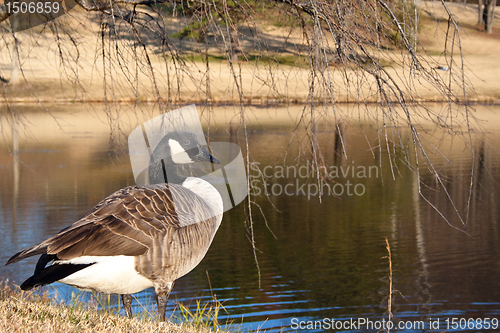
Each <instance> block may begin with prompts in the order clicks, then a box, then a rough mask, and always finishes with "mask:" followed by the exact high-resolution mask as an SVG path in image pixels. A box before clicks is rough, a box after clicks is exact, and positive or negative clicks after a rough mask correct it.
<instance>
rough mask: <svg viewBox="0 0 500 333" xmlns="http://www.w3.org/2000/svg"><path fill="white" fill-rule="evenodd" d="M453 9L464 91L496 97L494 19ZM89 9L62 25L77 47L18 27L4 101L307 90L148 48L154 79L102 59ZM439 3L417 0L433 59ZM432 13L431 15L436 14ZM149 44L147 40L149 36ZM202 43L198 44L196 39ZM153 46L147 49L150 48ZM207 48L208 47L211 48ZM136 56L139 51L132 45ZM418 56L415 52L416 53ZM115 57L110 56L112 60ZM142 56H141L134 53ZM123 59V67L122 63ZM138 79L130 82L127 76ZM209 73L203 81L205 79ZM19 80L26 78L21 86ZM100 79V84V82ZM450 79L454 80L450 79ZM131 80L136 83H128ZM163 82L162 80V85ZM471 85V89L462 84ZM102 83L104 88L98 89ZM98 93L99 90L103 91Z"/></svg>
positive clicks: (270, 38)
mask: <svg viewBox="0 0 500 333" xmlns="http://www.w3.org/2000/svg"><path fill="white" fill-rule="evenodd" d="M449 7H450V9H451V10H452V12H453V13H454V14H455V15H456V16H455V17H456V19H457V21H459V22H460V23H461V24H462V29H461V30H460V38H461V41H462V47H463V49H462V52H463V54H464V57H465V62H464V66H465V73H466V76H467V80H468V81H469V82H470V86H469V88H468V89H467V90H466V92H465V94H466V96H467V98H468V99H469V100H473V101H482V102H497V101H500V80H499V79H498V77H499V76H500V64H499V62H498V56H497V55H498V54H500V28H499V27H500V18H498V19H497V20H496V25H495V29H494V33H493V34H491V35H487V34H485V33H483V32H481V31H480V29H479V27H478V26H476V20H477V14H476V8H475V6H471V5H463V4H455V3H450V4H449ZM95 15H96V14H95V13H91V14H90V15H89V14H88V13H86V12H84V11H82V10H81V9H79V8H75V9H74V10H73V11H71V12H70V15H67V16H66V17H64V18H63V19H65V20H66V21H64V22H65V25H66V26H67V28H68V29H69V28H72V29H75V32H77V34H74V35H77V39H76V40H75V42H76V43H77V45H78V47H73V46H71V44H70V43H68V41H67V40H66V42H63V43H61V44H58V41H57V40H56V39H54V38H53V35H52V34H51V33H50V32H47V31H40V29H38V28H34V29H31V30H28V31H24V32H20V33H18V34H17V37H18V38H19V40H20V41H21V49H22V54H21V61H22V65H23V73H22V74H23V77H22V78H21V83H18V84H16V85H12V84H9V85H4V93H5V96H7V98H8V99H10V100H11V101H36V100H37V99H38V100H42V101H47V102H58V101H79V100H84V101H103V100H105V99H106V100H108V101H110V100H114V101H133V100H139V101H147V100H155V99H156V96H157V95H158V94H159V95H160V96H161V97H162V98H163V99H164V100H167V101H168V100H171V101H183V102H195V101H204V100H205V96H206V95H205V92H207V91H209V92H210V94H211V96H212V99H213V100H214V101H216V102H226V101H237V100H238V98H239V94H238V92H237V90H236V85H235V82H234V78H235V74H236V75H237V77H238V78H239V75H241V87H242V91H243V96H244V99H245V101H247V102H250V103H267V102H269V101H271V102H276V101H284V100H292V101H298V102H302V101H305V99H306V98H307V96H308V87H309V83H308V82H309V74H310V73H309V71H308V70H307V69H304V68H300V67H291V66H280V67H277V66H273V67H272V68H271V69H269V65H268V64H265V63H260V64H259V65H255V63H250V64H249V63H242V64H241V65H240V66H236V67H234V70H235V73H233V72H232V71H231V68H230V66H229V63H228V62H226V61H220V60H215V61H211V62H210V69H209V70H207V69H206V67H205V64H203V63H201V62H188V63H186V64H185V65H184V66H178V65H177V66H176V65H175V64H174V63H173V61H172V60H171V59H167V60H165V59H163V58H161V57H160V56H158V55H155V53H154V52H151V53H150V60H151V63H152V66H153V68H154V76H155V80H156V85H155V84H153V83H152V81H151V80H150V79H149V78H148V76H149V77H150V74H151V73H150V71H149V69H148V68H147V67H135V66H134V65H133V64H134V61H133V60H132V59H133V56H134V54H133V52H132V50H131V49H130V47H128V46H126V45H119V47H118V49H116V48H113V47H109V45H107V46H105V49H104V52H105V53H108V52H109V53H111V54H113V55H116V52H117V50H118V51H119V52H121V57H122V59H124V60H125V61H123V62H122V63H121V65H120V64H119V63H117V62H113V64H112V65H111V67H112V69H109V68H110V63H109V62H106V61H107V60H104V61H103V58H102V54H103V50H102V45H101V41H100V39H99V36H98V35H96V34H95V32H96V31H98V25H97V23H96V22H97V21H96V20H95ZM443 18H446V15H445V12H444V10H443V9H442V8H441V5H440V3H439V2H424V4H423V7H422V20H421V24H420V33H419V36H420V38H421V40H422V43H423V45H424V48H425V49H426V50H427V52H428V54H430V55H429V56H425V57H424V60H428V61H430V62H431V63H430V64H429V66H434V65H436V64H443V65H444V64H446V58H445V56H444V55H443V54H442V51H443V48H444V43H445V35H446V34H445V31H446V28H447V24H448V23H447V20H444V19H443ZM436 19H437V20H436ZM246 36H247V37H248V38H246V39H244V42H243V43H244V45H243V46H244V48H245V50H250V52H251V50H252V49H251V48H252V47H255V38H253V37H251V35H250V34H247V35H246ZM259 38H261V39H260V41H261V42H263V43H264V44H265V47H266V50H270V51H273V50H279V48H280V47H281V46H282V45H283V44H284V40H285V38H288V43H289V44H288V45H289V47H290V45H291V47H295V48H300V47H302V46H303V44H304V43H303V40H302V36H301V34H300V33H298V32H297V33H294V34H292V35H289V34H288V32H287V31H285V30H284V29H280V28H276V27H263V28H262V31H261V32H260V35H259ZM153 42H154V41H153ZM182 43H183V44H182V45H177V47H180V48H181V49H189V50H191V51H192V52H194V53H195V54H196V48H197V47H200V45H197V44H196V43H192V42H189V41H188V40H183V42H182ZM201 46H203V45H201ZM3 50H4V51H3V52H2V53H1V54H0V76H1V77H2V78H4V79H7V80H8V79H9V76H10V67H11V55H12V51H11V50H12V43H9V44H7V45H5V47H4V48H3ZM152 50H153V51H154V49H152ZM213 51H214V52H215V51H216V50H213ZM137 52H138V54H139V56H141V55H140V54H141V51H140V49H138V50H137ZM59 53H62V54H64V57H65V59H67V60H68V62H66V63H65V62H61V61H60V58H58V56H57V55H58V54H59ZM421 54H423V52H421ZM459 55H460V50H459V48H458V47H456V48H455V52H454V57H455V60H459V59H458V58H459ZM387 56H391V57H395V58H396V59H399V60H400V59H401V58H402V57H403V56H404V55H401V54H399V53H388V54H387ZM115 59H116V58H115ZM142 59H143V60H144V59H145V58H144V57H142ZM103 62H106V67H107V68H108V70H107V71H104V70H103V68H104V65H103ZM123 64H125V65H123ZM457 65H458V66H460V65H461V63H460V61H457ZM330 69H331V70H332V72H331V73H332V75H333V77H334V82H335V91H336V99H337V101H345V100H352V91H353V90H352V89H353V87H352V86H351V87H349V86H347V85H346V84H345V79H344V77H343V76H342V71H340V70H338V69H336V68H330ZM386 69H387V71H388V72H389V73H391V74H395V75H396V77H400V78H401V79H400V80H399V81H398V82H400V83H401V84H402V83H403V82H406V81H407V77H408V75H410V74H409V73H408V72H407V70H406V69H404V68H402V67H399V66H388V67H387V68H386ZM348 75H350V76H351V77H356V75H357V72H356V71H351V70H348ZM437 75H441V76H442V77H443V78H444V79H445V80H448V79H449V71H437ZM136 77H137V78H138V81H135V78H136ZM208 77H209V78H210V82H209V85H207V78H208ZM24 78H25V79H26V80H27V82H29V85H27V84H26V83H25V82H23V81H24ZM105 79H106V86H105V83H104V82H105ZM415 79H416V82H417V83H416V84H415V85H413V86H410V87H409V88H407V89H411V90H412V91H416V92H417V93H418V95H419V96H420V97H421V98H423V99H426V100H441V99H442V97H440V95H439V93H438V92H437V91H436V89H435V88H434V87H432V85H430V84H428V83H422V82H418V78H415ZM457 79H460V77H458V78H457ZM136 82H139V83H136ZM168 82H170V84H169V83H168ZM366 82H367V84H366V85H365V87H364V88H363V92H362V94H361V96H363V98H365V99H366V100H370V101H373V100H376V97H375V96H376V95H375V94H374V93H373V92H374V90H372V89H373V88H372V87H371V86H372V84H373V80H372V79H370V78H368V79H367V81H366ZM453 86H454V89H455V90H456V93H457V95H458V96H463V92H462V91H461V90H460V87H458V86H456V85H453ZM470 87H473V88H474V90H472V89H470ZM105 88H106V89H105ZM105 92H106V93H105Z"/></svg>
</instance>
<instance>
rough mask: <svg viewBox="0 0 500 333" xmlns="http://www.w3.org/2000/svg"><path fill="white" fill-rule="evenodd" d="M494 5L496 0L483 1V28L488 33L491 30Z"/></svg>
mask: <svg viewBox="0 0 500 333" xmlns="http://www.w3.org/2000/svg"><path fill="white" fill-rule="evenodd" d="M496 5H497V0H485V2H484V14H483V18H484V30H485V31H486V33H488V34H491V33H492V32H493V17H494V15H495V13H494V11H495V6H496Z"/></svg>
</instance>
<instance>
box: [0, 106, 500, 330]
mask: <svg viewBox="0 0 500 333" xmlns="http://www.w3.org/2000/svg"><path fill="white" fill-rule="evenodd" d="M67 109H68V107H65V108H64V109H63V108H61V109H60V110H57V108H54V112H55V114H56V118H57V119H59V122H60V123H59V124H56V123H54V120H53V117H52V116H50V115H46V114H45V113H43V112H40V111H39V110H32V109H26V110H25V117H26V119H28V120H31V125H29V126H31V127H29V126H28V127H29V131H26V129H24V128H23V129H21V128H20V127H19V126H18V125H17V124H16V123H15V122H10V123H9V126H10V127H9V126H3V127H2V128H4V129H5V128H11V133H12V134H9V133H5V134H6V137H7V140H6V142H5V144H4V145H2V146H0V172H1V174H2V176H1V177H0V206H1V209H2V210H1V211H2V213H1V214H0V230H1V234H2V243H1V245H0V246H1V251H0V261H2V262H6V261H7V259H8V258H9V257H10V255H12V254H13V253H16V252H17V251H19V250H20V249H22V248H25V247H27V246H30V245H33V244H35V243H37V242H40V241H42V240H44V239H46V238H47V237H49V236H51V235H53V234H54V233H55V232H57V231H59V230H60V229H62V228H63V227H65V226H67V225H68V224H70V223H71V222H73V221H75V220H77V219H78V218H79V217H81V216H83V215H84V213H86V211H87V210H88V209H89V208H91V207H92V206H93V205H95V204H96V203H97V202H98V201H100V200H101V199H102V198H104V197H105V196H107V195H109V194H110V193H112V192H114V191H115V190H117V189H119V188H122V187H124V186H127V185H131V184H133V183H134V179H133V175H132V172H131V170H130V164H129V160H128V156H127V155H126V153H125V152H126V149H125V144H126V140H125V138H123V137H120V136H112V137H111V139H110V133H109V129H108V128H109V127H108V125H107V124H106V123H103V122H101V121H100V120H99V119H105V117H103V116H102V114H101V113H100V111H99V110H95V112H94V113H88V112H87V111H86V109H84V108H79V107H76V106H72V107H71V110H70V111H71V114H70V113H68V110H67ZM224 111H228V112H232V111H231V110H224V109H220V110H219V109H217V110H216V113H217V114H216V116H215V118H216V120H217V121H218V124H217V127H212V128H211V130H210V133H211V136H210V140H213V141H230V142H234V143H238V144H240V145H242V142H243V141H242V137H241V131H240V132H237V127H236V126H235V125H234V124H233V125H232V126H229V123H230V122H229V121H226V119H231V117H230V116H228V114H230V113H228V112H226V113H224ZM493 111H496V112H498V111H500V109H498V108H496V109H493ZM293 112H294V110H293V109H291V110H286V112H283V111H280V110H278V111H276V110H274V109H269V110H262V109H256V110H253V114H254V117H255V118H254V119H253V121H249V123H250V127H249V133H250V136H249V138H250V141H249V147H250V151H251V153H252V157H253V159H254V161H255V162H259V163H260V164H259V166H260V168H261V170H262V168H263V167H265V166H271V169H268V170H272V171H274V172H268V175H270V177H269V178H266V181H267V182H268V184H269V185H267V186H268V188H269V191H270V193H271V195H270V197H269V199H268V198H266V197H265V196H263V195H261V196H257V197H255V200H256V203H257V204H258V205H259V206H260V208H261V209H262V211H263V212H264V214H265V216H266V219H267V223H268V225H269V228H270V229H271V230H272V233H271V232H270V231H269V230H268V227H267V226H266V224H265V222H264V219H263V218H262V217H259V215H258V213H257V214H256V215H255V217H254V218H255V237H256V241H257V247H258V252H257V253H258V257H259V266H260V269H261V287H260V288H259V284H258V273H257V269H256V266H255V263H254V259H253V252H252V248H251V246H250V244H249V242H248V238H247V237H248V230H247V228H246V227H245V224H244V221H245V219H246V217H245V211H244V205H243V204H240V205H239V206H238V207H237V208H236V209H233V210H230V211H228V212H226V213H225V216H224V220H223V223H222V225H221V227H220V229H219V231H218V234H217V236H216V238H215V240H214V243H213V245H212V247H211V249H210V250H209V252H208V254H207V256H206V258H205V259H204V260H203V262H202V263H201V264H200V265H199V267H197V268H196V269H195V270H194V271H193V272H191V273H190V274H188V275H187V276H185V277H184V278H182V279H180V280H179V281H178V282H177V283H176V286H175V288H174V292H173V294H172V296H171V300H172V302H169V305H170V307H169V310H170V311H172V310H173V307H174V306H175V302H183V303H185V304H191V305H192V306H193V307H194V306H195V305H196V302H194V301H193V298H194V297H199V298H201V299H202V300H209V299H211V297H212V294H215V295H216V296H217V298H218V299H219V300H220V301H223V302H224V303H223V304H224V306H225V308H226V309H227V311H228V314H227V315H226V317H227V318H229V319H233V320H234V321H235V322H236V323H239V322H241V321H242V320H243V327H244V328H245V329H256V328H258V327H261V328H266V329H268V328H274V329H280V328H281V327H288V328H290V325H291V323H292V318H297V320H303V321H307V320H321V319H323V318H333V319H337V320H347V319H350V318H369V319H371V320H381V319H383V318H387V315H388V313H387V297H388V277H387V275H388V264H387V260H386V259H384V257H385V256H386V255H387V253H386V250H385V242H384V238H385V237H387V238H388V239H389V241H390V244H391V248H392V256H393V265H394V268H395V272H394V286H395V289H397V290H398V292H397V293H396V294H395V295H394V304H393V309H392V312H393V314H394V318H395V321H402V320H423V321H425V322H426V323H427V322H428V321H429V318H441V321H443V320H444V319H446V318H451V317H460V318H467V319H468V318H486V317H490V318H491V317H498V316H500V313H499V312H500V310H499V309H500V306H499V305H500V304H499V300H500V282H499V280H498V278H497V276H499V273H500V260H498V259H499V258H500V239H499V238H500V233H499V230H498V222H499V216H498V208H497V202H498V197H499V193H498V191H499V187H498V186H499V183H500V158H499V154H498V152H497V151H496V150H495V147H499V146H500V145H499V142H500V136H499V135H498V133H496V132H495V131H493V130H491V129H492V128H494V124H495V123H498V122H497V120H498V119H494V118H490V119H489V120H490V124H491V123H493V124H492V125H490V126H492V127H491V128H489V129H488V128H486V129H485V132H484V133H476V134H475V135H476V137H477V139H478V140H477V141H475V144H476V146H477V154H475V156H474V158H475V159H473V158H472V156H471V154H470V153H468V151H467V147H466V145H464V144H463V143H462V142H461V141H460V140H459V139H455V140H453V141H452V140H448V141H447V140H442V137H443V135H442V133H440V132H439V130H436V129H434V128H433V127H429V128H428V132H427V133H430V134H429V136H428V138H429V142H430V143H431V144H433V145H437V146H439V148H440V149H441V151H443V152H446V156H447V158H448V159H449V160H450V161H451V162H452V165H450V164H449V163H447V161H446V159H444V158H442V157H440V156H439V155H435V156H432V158H433V161H434V162H435V166H436V168H439V170H440V171H441V174H442V175H443V182H444V183H445V184H446V188H447V191H448V193H449V195H450V196H451V198H452V199H453V201H454V203H455V206H453V205H452V204H451V203H450V200H448V198H447V195H446V193H445V192H444V191H443V190H436V186H435V184H436V179H435V178H434V177H433V176H432V175H431V174H429V173H428V172H426V171H425V169H424V168H422V172H421V177H422V178H421V179H422V180H423V182H424V184H426V185H428V186H429V187H426V186H423V187H422V193H423V194H424V195H425V196H426V197H427V198H428V199H429V201H431V202H432V204H433V205H435V206H436V208H437V209H438V210H439V211H440V212H441V213H443V214H444V215H445V216H446V218H447V219H448V220H449V222H450V224H452V225H454V226H457V227H460V228H462V229H463V230H465V231H466V232H467V234H466V233H464V232H461V231H459V230H456V229H454V228H452V227H450V226H449V225H447V224H446V222H444V220H443V219H442V218H441V216H440V215H439V213H438V212H437V211H436V210H434V209H433V208H432V207H431V206H429V205H428V204H427V203H426V202H425V201H424V200H422V198H421V197H420V196H419V188H418V182H417V180H418V179H417V178H416V177H417V176H416V174H415V173H413V172H412V171H410V170H409V169H408V168H407V167H405V166H404V165H403V164H402V163H399V164H398V165H397V168H391V165H390V163H389V159H388V157H387V155H386V154H385V153H382V154H379V153H378V150H377V149H378V148H377V147H378V146H379V144H380V138H379V137H378V135H377V133H376V132H375V131H373V130H370V129H369V127H367V126H363V129H364V131H362V130H361V129H360V128H359V127H358V126H355V125H353V124H352V123H349V122H348V121H347V120H345V121H344V122H342V123H341V124H339V126H337V127H336V130H334V131H332V130H331V128H327V127H323V128H322V127H321V125H320V124H319V125H318V128H317V129H316V130H317V135H318V144H319V145H320V146H321V147H323V148H324V151H323V152H324V156H323V158H324V160H325V161H326V162H327V163H328V164H329V165H330V166H335V167H337V168H338V170H344V172H345V170H347V168H348V167H353V166H356V167H366V168H368V167H370V166H377V167H378V170H379V176H378V177H375V176H372V177H357V174H354V177H353V175H352V173H351V172H345V175H343V174H342V171H340V176H339V177H338V178H334V181H335V182H336V183H335V182H333V181H331V182H330V185H331V186H334V185H335V184H337V183H338V184H344V185H346V184H347V182H348V181H349V182H351V183H352V184H362V185H363V187H364V188H365V192H364V193H363V195H348V193H347V192H345V193H342V195H339V197H340V198H336V197H334V196H331V195H324V196H323V197H322V198H321V203H320V201H319V197H318V196H317V195H311V196H310V197H309V200H308V198H307V195H306V194H304V193H302V192H301V191H300V186H301V185H304V184H305V187H304V189H305V188H308V186H309V184H312V183H313V181H314V178H313V177H306V176H304V177H301V176H300V175H299V177H297V176H296V175H295V176H293V175H288V176H287V175H284V176H283V177H281V175H279V174H278V175H276V173H275V172H276V170H277V166H279V165H283V164H280V163H282V162H280V161H283V160H284V159H286V160H287V163H286V165H288V166H292V165H296V166H297V168H299V167H301V166H304V165H305V164H304V163H305V159H303V160H301V161H299V162H297V161H296V160H295V157H296V156H297V152H298V151H299V150H300V149H302V148H301V147H303V146H302V142H300V141H298V140H296V141H293V142H292V144H290V142H291V141H290V132H291V130H292V129H293V119H294V118H293V116H286V115H290V114H293ZM478 112H479V113H480V110H479V111H478ZM488 112H490V111H488ZM284 114H285V116H284ZM489 114H490V116H489V117H493V116H492V115H491V114H493V115H494V114H495V113H491V112H490V113H489ZM147 116H150V114H147V115H145V116H144V117H147ZM129 119H134V118H133V117H129ZM140 121H141V119H139V120H138V121H137V122H140ZM3 125H5V124H3ZM16 126H17V127H16ZM59 126H61V127H62V130H61V129H60V128H59ZM135 126H136V124H135V123H134V121H131V123H130V124H128V126H125V125H124V126H123V128H122V130H123V133H127V130H128V129H132V128H134V127H135ZM16 128H17V130H16ZM226 129H227V131H226ZM429 131H430V132H429ZM7 132H8V131H7ZM16 133H17V134H16ZM398 133H399V134H400V135H401V137H402V141H405V140H408V135H409V134H408V131H406V130H405V129H404V128H400V129H398ZM114 134H116V133H114ZM114 134H113V135H114ZM9 135H10V136H9ZM16 138H17V140H18V144H17V148H16V143H15V142H16ZM433 138H434V139H433ZM432 140H434V141H432ZM287 146H290V150H289V154H288V155H287V156H284V155H283V152H284V147H287ZM344 148H345V150H346V152H345V153H346V154H347V158H346V157H345V154H344V151H343V149H344ZM16 152H18V153H17V154H16ZM398 154H400V152H397V151H396V152H394V156H396V157H400V155H398ZM471 169H473V170H474V174H473V177H474V180H475V183H474V186H473V187H472V190H470V188H469V185H470V177H471V175H470V172H469V171H470V170H471ZM349 170H351V171H352V169H349ZM356 170H358V169H356ZM297 172H298V170H297ZM393 174H394V177H393ZM254 175H255V176H256V177H255V178H254V179H261V180H262V177H260V178H259V177H257V176H258V173H257V172H254ZM297 180H298V181H299V183H297ZM262 184H263V183H260V186H262ZM288 184H292V185H293V191H292V187H288V190H289V192H288V193H291V194H290V195H284V194H283V193H281V194H280V195H273V193H272V187H273V186H275V187H274V188H275V189H278V188H282V189H284V188H285V186H286V185H288ZM275 193H277V192H275ZM306 193H307V192H306ZM469 194H472V195H471V196H470V201H471V205H470V211H469V212H468V215H469V222H468V224H467V225H466V226H465V227H463V226H462V222H461V221H460V219H459V218H458V215H457V213H456V211H458V212H459V213H460V215H461V216H466V215H467V208H466V207H467V203H468V201H469ZM273 233H274V235H276V237H277V239H275V238H274V236H273ZM35 261H36V258H31V259H28V260H24V261H23V262H20V263H18V264H15V265H10V266H7V267H3V266H2V267H1V268H0V275H1V276H2V277H6V278H9V279H11V280H13V281H14V282H16V283H20V282H22V279H24V278H27V277H28V276H30V275H31V273H32V270H33V268H34V263H35ZM207 275H208V277H209V279H210V282H209V280H208V277H207ZM47 290H49V291H50V292H52V293H54V294H58V295H59V297H61V298H65V299H70V298H71V297H72V294H73V293H78V291H75V290H74V289H72V288H70V287H67V286H64V285H61V284H58V285H55V287H54V288H52V287H47ZM400 294H402V295H404V298H403V297H401V296H400ZM79 295H80V296H79V297H88V296H85V295H83V294H79ZM152 296H153V292H152V291H151V290H148V291H145V292H142V293H139V294H138V295H136V297H137V298H138V299H139V301H140V302H141V304H142V305H143V306H146V307H151V306H154V304H155V303H154V301H153V300H152ZM114 299H115V300H116V302H117V299H116V298H114ZM135 304H136V305H135V308H134V311H135V312H141V311H143V308H142V306H141V305H137V303H135ZM153 313H154V311H153ZM442 330H443V327H441V330H435V331H436V332H437V331H442ZM351 331H356V330H355V329H353V330H351ZM359 331H366V330H363V329H360V330H359ZM414 331H416V332H418V331H423V330H414ZM428 331H433V330H430V329H429V330H428Z"/></svg>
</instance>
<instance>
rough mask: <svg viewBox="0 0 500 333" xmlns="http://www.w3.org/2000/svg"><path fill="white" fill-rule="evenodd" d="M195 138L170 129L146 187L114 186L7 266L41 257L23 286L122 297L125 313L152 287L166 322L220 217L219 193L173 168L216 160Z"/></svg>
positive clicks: (153, 160) (152, 163)
mask: <svg viewBox="0 0 500 333" xmlns="http://www.w3.org/2000/svg"><path fill="white" fill-rule="evenodd" d="M199 142H200V141H199V140H198V139H197V137H196V136H195V135H194V134H192V133H188V132H171V133H169V134H167V135H166V136H165V137H164V138H163V139H162V140H161V141H160V142H159V143H158V145H157V146H156V147H155V149H154V151H153V153H152V155H151V159H150V167H149V179H150V185H144V186H129V187H125V188H123V189H121V190H118V191H116V192H115V193H113V194H111V195H110V196H108V197H107V198H105V199H104V200H102V201H101V202H99V203H98V204H97V205H96V206H95V207H94V208H93V209H92V210H90V212H88V213H87V214H86V215H85V216H84V217H83V218H81V219H80V220H78V221H76V222H75V223H73V224H72V225H71V226H69V227H67V228H65V229H63V230H61V231H60V232H59V233H58V234H56V235H55V236H53V237H51V238H49V239H47V240H45V241H44V242H42V243H40V244H38V245H35V246H32V247H30V248H27V249H25V250H22V251H21V252H19V253H17V254H15V255H14V256H12V258H10V259H9V261H8V262H7V264H6V265H8V264H12V263H15V262H17V261H19V260H22V259H24V258H27V257H31V256H34V255H37V254H41V256H40V259H39V260H38V263H37V264H36V267H35V272H34V274H33V276H32V277H30V278H28V279H27V280H26V281H24V283H23V284H22V285H21V289H23V290H29V289H32V288H33V287H36V286H43V285H46V284H50V283H53V282H56V281H57V282H62V283H65V284H68V285H71V286H74V287H77V288H80V289H83V290H90V291H98V292H104V293H110V294H111V293H113V294H121V298H122V302H123V306H124V309H125V311H126V313H127V315H128V316H129V317H130V316H132V308H131V301H132V297H131V295H130V294H132V293H136V292H139V291H141V290H144V289H146V288H149V287H154V288H155V292H156V295H157V304H158V313H159V316H160V320H161V321H165V310H166V305H167V299H168V295H169V293H170V291H171V289H172V285H173V282H174V281H175V280H176V279H178V278H179V277H181V276H183V275H185V274H187V273H188V272H190V271H191V270H192V269H193V268H195V267H196V266H197V265H198V264H199V263H200V261H201V260H202V259H203V257H204V256H205V254H206V252H207V251H208V248H209V246H210V244H211V243H212V240H213V238H214V236H215V233H216V231H217V229H218V227H219V225H220V223H221V221H222V213H223V202H222V198H221V195H220V194H219V192H217V190H216V189H215V188H214V187H213V186H212V185H210V183H208V182H206V181H204V180H202V179H201V178H196V177H183V176H181V175H179V173H178V172H177V169H176V168H177V167H178V165H180V164H191V163H195V162H198V161H209V162H212V163H217V164H219V161H218V160H217V159H215V158H214V157H212V156H211V155H210V154H209V153H208V152H207V151H206V150H205V149H204V148H203V147H202V146H201V144H200V143H199ZM165 176H166V177H167V180H168V183H165V178H164V177H165ZM155 182H161V184H154V183H155ZM51 261H52V264H51V265H49V266H46V265H47V264H48V263H49V262H51Z"/></svg>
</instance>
